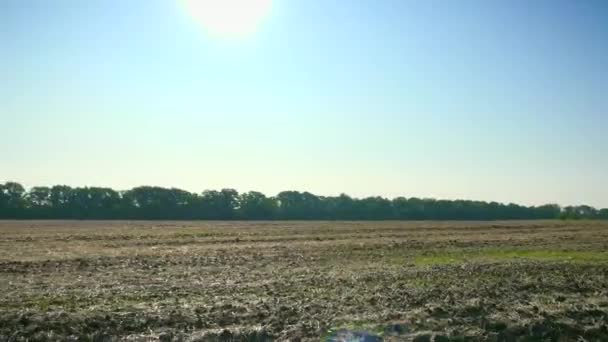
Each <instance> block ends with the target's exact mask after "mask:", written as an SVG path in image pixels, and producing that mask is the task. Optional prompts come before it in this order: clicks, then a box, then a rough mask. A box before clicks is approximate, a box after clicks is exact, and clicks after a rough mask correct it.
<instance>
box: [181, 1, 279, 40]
mask: <svg viewBox="0 0 608 342" xmlns="http://www.w3.org/2000/svg"><path fill="white" fill-rule="evenodd" d="M180 1H181V3H182V4H183V6H184V7H185V9H186V11H187V12H188V13H189V14H190V16H191V17H192V18H193V19H194V20H195V21H196V22H197V23H198V24H200V25H201V26H202V27H203V29H204V30H205V31H206V32H207V33H209V34H211V35H213V36H217V37H220V38H236V39H239V38H245V37H248V36H251V35H252V34H254V33H255V32H256V31H258V30H259V29H260V27H261V25H262V23H263V21H264V19H266V17H267V16H268V15H269V14H270V10H271V7H272V0H180Z"/></svg>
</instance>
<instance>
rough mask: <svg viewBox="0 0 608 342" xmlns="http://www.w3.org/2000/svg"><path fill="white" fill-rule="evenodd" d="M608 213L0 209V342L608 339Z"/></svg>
mask: <svg viewBox="0 0 608 342" xmlns="http://www.w3.org/2000/svg"><path fill="white" fill-rule="evenodd" d="M607 325H608V222H600V221H497V222H438V221H437V222H436V221H426V222H399V221H380V222H344V221H336V222H327V221H307V222H305V221H268V222H237V221H235V222H227V221H216V222H213V221H205V222H185V221H167V222H164V221H163V222H160V221H155V222H145V221H133V222H127V221H0V341H4V340H10V341H13V340H14V341H25V340H29V341H35V340H58V341H60V340H61V341H63V340H69V339H71V340H99V341H109V340H132V341H147V340H156V339H158V340H161V341H171V340H174V341H178V340H183V341H197V340H201V341H203V340H288V339H289V340H319V339H334V340H340V339H347V338H349V337H357V336H368V337H372V336H373V337H377V338H382V339H384V340H389V341H390V340H395V341H401V340H403V341H410V340H414V341H432V340H434V341H462V340H472V341H476V340H482V341H485V340H489V341H519V340H522V341H524V340H525V341H537V340H539V341H542V340H555V341H558V340H563V341H570V340H573V341H576V340H579V339H581V338H582V339H584V340H586V341H606V340H608V328H607Z"/></svg>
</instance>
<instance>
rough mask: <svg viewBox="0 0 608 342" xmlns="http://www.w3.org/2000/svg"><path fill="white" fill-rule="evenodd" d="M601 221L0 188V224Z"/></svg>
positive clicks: (400, 204) (322, 202) (588, 210)
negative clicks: (78, 221)
mask: <svg viewBox="0 0 608 342" xmlns="http://www.w3.org/2000/svg"><path fill="white" fill-rule="evenodd" d="M557 218H560V219H608V209H601V210H598V209H595V208H593V207H590V206H587V205H580V206H567V207H563V208H562V207H560V206H559V205H556V204H546V205H541V206H522V205H517V204H512V203H510V204H503V203H497V202H483V201H470V200H436V199H429V198H424V199H422V198H415V197H412V198H405V197H397V198H394V199H392V200H391V199H387V198H384V197H366V198H353V197H350V196H348V195H345V194H341V195H340V196H317V195H314V194H311V193H310V192H299V191H283V192H280V193H279V194H277V195H276V196H272V197H267V196H266V195H264V194H263V193H261V192H257V191H250V192H246V193H242V194H239V193H238V192H237V191H236V190H234V189H222V190H220V191H215V190H207V191H204V192H202V193H200V194H197V193H191V192H188V191H185V190H180V189H176V188H170V189H168V188H161V187H156V186H140V187H136V188H133V189H130V190H126V191H116V190H113V189H110V188H101V187H76V188H72V187H69V186H65V185H55V186H53V187H46V186H37V187H33V188H31V189H30V190H29V191H27V190H26V189H25V188H24V187H23V186H22V185H21V184H19V183H15V182H6V183H4V184H0V219H136V220H139V219H141V220H234V219H242V220H512V219H557Z"/></svg>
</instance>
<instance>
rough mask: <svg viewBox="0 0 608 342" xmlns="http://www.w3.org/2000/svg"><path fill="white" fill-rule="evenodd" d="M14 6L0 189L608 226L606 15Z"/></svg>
mask: <svg viewBox="0 0 608 342" xmlns="http://www.w3.org/2000/svg"><path fill="white" fill-rule="evenodd" d="M200 24H201V23H199V22H196V21H195V20H193V19H192V17H191V16H190V15H189V14H188V13H187V10H186V8H185V7H184V6H182V5H181V4H180V3H178V2H177V1H170V0H164V1H161V0H132V1H122V0H120V1H119V0H88V1H80V0H56V1H45V0H3V1H0V42H2V47H1V48H0V79H1V80H2V81H1V82H0V130H1V132H2V133H1V134H0V156H1V160H2V162H1V164H0V181H3V180H15V181H19V182H22V183H24V184H25V185H27V186H33V185H50V184H68V185H74V186H84V185H89V186H92V185H103V186H111V187H114V188H117V189H126V188H130V187H133V186H137V185H144V184H150V185H160V186H176V187H180V188H184V189H187V190H192V191H202V190H203V189H217V188H222V187H233V188H236V189H238V190H240V191H246V190H259V191H263V192H265V193H267V194H275V193H276V192H278V191H281V190H288V189H293V190H307V191H311V192H313V193H317V194H324V195H331V194H339V193H340V192H346V193H348V194H351V195H354V196H367V195H384V196H388V197H393V196H399V195H403V196H406V197H414V196H416V197H436V198H449V199H453V198H466V199H481V200H497V201H502V202H518V203H523V204H541V203H559V204H580V203H585V204H591V205H595V206H598V207H608V181H607V175H608V100H607V95H608V38H607V37H608V3H607V2H605V1H591V0H590V1H559V0H555V1H544V0H539V1H533V2H530V1H523V0H521V1H520V0H513V1H482V0H479V1H467V0H463V1H432V0H431V1H405V0H378V1H351V0H306V1H303V0H300V1H298V0H274V1H273V5H272V10H271V12H270V14H269V15H268V16H267V17H266V18H265V20H264V21H263V22H262V24H261V25H260V26H259V27H258V29H257V30H256V31H255V32H253V33H251V34H250V35H248V36H247V37H244V38H241V39H226V38H223V37H219V36H214V35H211V34H209V32H208V31H206V30H204V29H203V28H202V27H201V25H200Z"/></svg>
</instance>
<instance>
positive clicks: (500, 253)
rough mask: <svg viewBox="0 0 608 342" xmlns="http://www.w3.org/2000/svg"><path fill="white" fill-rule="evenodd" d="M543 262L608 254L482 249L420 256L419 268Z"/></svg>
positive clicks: (584, 259) (606, 255)
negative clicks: (469, 263)
mask: <svg viewBox="0 0 608 342" xmlns="http://www.w3.org/2000/svg"><path fill="white" fill-rule="evenodd" d="M517 259H524V260H541V261H571V262H605V261H608V253H607V252H593V251H564V250H512V249H511V250H509V249H485V250H484V249H480V250H475V251H460V252H447V253H438V254H433V255H424V256H418V257H416V258H415V263H416V265H417V266H429V265H446V264H460V263H466V262H483V261H505V260H517Z"/></svg>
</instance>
